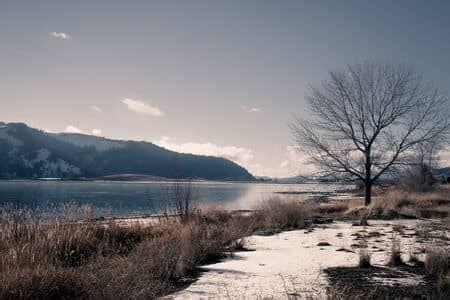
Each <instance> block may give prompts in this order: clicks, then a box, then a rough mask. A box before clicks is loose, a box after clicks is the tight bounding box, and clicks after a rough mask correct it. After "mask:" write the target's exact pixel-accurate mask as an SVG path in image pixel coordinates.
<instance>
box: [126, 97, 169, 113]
mask: <svg viewBox="0 0 450 300" xmlns="http://www.w3.org/2000/svg"><path fill="white" fill-rule="evenodd" d="M122 103H123V104H125V105H126V106H127V107H128V109H129V110H131V111H133V112H135V113H138V114H143V115H147V116H152V117H162V116H164V112H162V111H161V110H160V109H159V107H157V106H151V105H150V104H148V103H146V102H144V101H141V100H135V99H130V98H125V99H123V100H122Z"/></svg>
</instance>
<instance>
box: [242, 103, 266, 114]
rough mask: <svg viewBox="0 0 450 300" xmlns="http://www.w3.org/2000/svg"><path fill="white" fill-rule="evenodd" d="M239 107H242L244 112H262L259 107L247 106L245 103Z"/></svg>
mask: <svg viewBox="0 0 450 300" xmlns="http://www.w3.org/2000/svg"><path fill="white" fill-rule="evenodd" d="M241 109H242V110H243V111H246V112H249V113H260V112H262V110H261V109H260V108H257V107H249V106H246V105H242V106H241Z"/></svg>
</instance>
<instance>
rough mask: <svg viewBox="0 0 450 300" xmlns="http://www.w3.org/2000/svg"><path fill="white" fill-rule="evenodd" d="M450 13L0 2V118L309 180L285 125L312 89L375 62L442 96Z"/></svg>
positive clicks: (321, 4)
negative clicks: (399, 69)
mask: <svg viewBox="0 0 450 300" xmlns="http://www.w3.org/2000/svg"><path fill="white" fill-rule="evenodd" d="M449 16H450V2H449V1H414V0H411V1H409V0H399V1H368V0H367V1H364V0H361V1H356V0H355V1H337V0H336V1H325V0H324V1H300V0H298V1H288V0H286V1H265V0H255V1H248V0H239V1H232V0H227V1H215V0H210V1H209V0H205V1H196V0H191V1H181V0H180V1H171V0H164V1H150V0H149V1H132V0H129V1H112V0H109V1H95V0H91V1H63V0H57V1H46V0H41V1H33V0H29V1H22V0H14V1H13V0H11V1H7V0H0V67H1V68H0V121H6V122H25V123H27V124H28V125H30V126H32V127H37V128H40V129H43V130H47V131H51V132H64V131H68V132H82V133H87V134H94V135H99V136H104V137H108V138H114V139H126V140H145V141H150V142H153V143H156V144H158V145H160V146H163V147H166V148H169V149H172V150H176V151H181V152H188V153H197V154H206V155H218V156H223V157H226V158H229V159H231V160H233V161H235V162H237V163H239V164H241V165H243V166H244V167H246V168H247V169H248V170H249V171H250V172H251V173H252V174H254V175H259V176H273V177H284V176H292V175H297V174H305V173H307V172H308V171H309V169H308V168H309V166H307V165H305V157H304V156H303V155H302V154H301V153H298V152H297V151H296V148H295V144H294V141H293V138H292V136H291V132H290V130H289V124H290V123H291V122H293V121H294V119H295V118H296V117H297V116H300V117H305V116H307V115H308V108H307V104H306V101H305V96H306V95H307V94H308V87H309V86H311V85H317V84H319V83H320V82H322V81H323V80H324V79H326V78H327V76H328V71H329V70H333V69H339V68H343V67H345V66H346V65H347V64H355V63H361V62H367V61H379V62H388V63H389V62H390V63H401V64H407V65H411V66H413V68H414V69H415V70H417V71H418V72H422V73H423V75H424V77H425V78H426V79H427V80H430V81H433V82H434V83H435V84H436V85H437V86H438V87H440V88H441V89H442V90H443V91H444V92H445V93H448V91H449V90H450V17H449Z"/></svg>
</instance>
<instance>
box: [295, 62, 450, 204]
mask: <svg viewBox="0 0 450 300" xmlns="http://www.w3.org/2000/svg"><path fill="white" fill-rule="evenodd" d="M329 74H330V77H329V79H327V80H326V81H324V82H323V83H322V85H321V86H320V87H312V88H311V91H310V94H309V96H308V97H307V100H308V102H309V107H310V110H311V112H312V114H311V117H310V118H308V119H300V118H299V119H297V120H296V121H295V122H294V123H293V124H292V130H293V134H294V136H295V138H296V141H297V143H298V144H299V146H300V149H302V150H303V151H305V152H306V153H307V154H308V155H309V157H310V158H311V160H312V162H313V163H315V164H316V165H317V166H318V167H320V168H321V169H322V170H326V171H329V172H331V173H333V174H343V175H345V176H349V177H351V178H352V179H358V180H360V181H362V182H363V184H364V186H365V204H366V205H368V204H370V201H371V191H372V185H373V183H374V182H376V181H377V180H378V179H379V178H380V176H382V175H383V174H386V173H387V172H389V170H392V169H393V168H394V167H395V166H397V165H401V164H404V163H406V162H407V160H406V158H407V157H410V155H411V152H412V151H413V150H414V147H416V146H417V145H419V144H420V143H424V142H427V141H431V140H433V139H436V138H444V136H445V135H446V134H447V133H448V131H449V128H450V125H449V103H448V99H447V97H445V96H443V95H441V94H440V92H439V91H438V89H437V88H434V87H433V86H432V85H431V84H428V83H425V82H424V81H423V80H422V77H421V76H420V75H418V74H417V73H415V72H414V71H413V70H412V69H411V68H408V67H405V66H402V65H390V64H379V63H365V64H359V65H354V66H348V67H347V68H345V69H344V70H340V71H330V73H329Z"/></svg>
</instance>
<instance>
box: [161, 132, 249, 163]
mask: <svg viewBox="0 0 450 300" xmlns="http://www.w3.org/2000/svg"><path fill="white" fill-rule="evenodd" d="M154 143H155V144H156V145H158V146H161V147H164V148H166V149H170V150H173V151H177V152H182V153H192V154H199V155H210V156H218V157H223V158H226V159H229V160H231V161H234V162H236V163H238V164H240V165H245V164H246V163H248V162H249V161H250V160H252V159H253V151H252V150H251V149H248V148H244V147H238V146H220V145H217V144H215V143H211V142H206V143H198V142H185V143H177V142H175V140H174V139H172V138H170V137H162V138H161V139H160V140H158V141H155V142H154Z"/></svg>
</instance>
